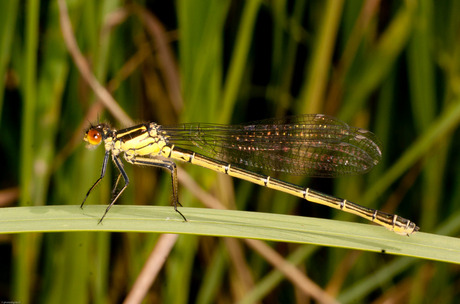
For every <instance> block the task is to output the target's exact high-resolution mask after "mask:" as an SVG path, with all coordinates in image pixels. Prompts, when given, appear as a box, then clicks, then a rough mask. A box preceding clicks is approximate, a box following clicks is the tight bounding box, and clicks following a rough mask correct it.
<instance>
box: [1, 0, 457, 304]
mask: <svg viewBox="0 0 460 304" xmlns="http://www.w3.org/2000/svg"><path fill="white" fill-rule="evenodd" d="M66 4H67V8H68V14H69V16H70V20H71V23H72V27H73V34H74V35H75V38H76V45H77V46H78V47H79V48H80V50H81V52H82V53H83V55H84V56H85V58H86V59H87V61H88V62H89V64H90V68H91V71H92V72H93V73H94V75H95V76H96V78H97V79H98V80H99V81H100V82H101V83H102V84H103V85H104V86H105V87H106V88H107V89H108V90H109V91H110V92H111V93H112V94H113V97H114V98H115V100H116V102H117V104H118V105H119V106H120V108H121V109H123V110H124V111H125V112H126V113H127V115H126V114H124V113H123V112H121V111H120V110H119V109H117V108H116V107H115V106H114V105H110V104H107V103H104V102H101V100H99V99H98V98H97V97H96V96H95V94H94V88H92V87H90V86H89V85H88V82H87V81H86V80H85V78H84V77H82V74H81V72H80V71H79V70H78V69H77V66H78V63H77V62H76V59H75V57H74V56H70V54H69V47H68V46H66V44H65V42H64V41H65V40H64V37H67V38H68V33H67V34H64V36H63V32H62V30H61V24H60V21H62V19H60V18H62V14H63V12H62V11H61V12H60V11H59V7H58V2H57V1H38V0H28V1H2V2H0V14H1V18H0V37H1V39H0V73H1V75H3V79H4V81H2V82H0V86H1V87H0V91H1V92H2V94H0V114H1V115H0V119H1V120H0V131H1V134H2V135H1V140H0V147H1V148H0V156H1V159H2V160H3V162H2V165H1V166H2V174H1V175H0V187H1V192H0V203H1V204H2V205H3V206H11V205H15V206H40V205H45V204H46V205H66V204H68V205H79V204H80V203H81V200H82V199H83V195H84V194H85V193H86V191H87V189H88V187H89V186H90V185H91V183H92V182H93V181H94V180H96V178H97V177H98V175H99V174H100V164H101V162H102V157H103V152H102V149H98V150H97V151H89V150H87V149H85V147H84V144H82V141H81V139H82V136H83V130H84V129H85V128H86V127H87V126H88V125H89V122H97V121H110V122H111V123H112V124H113V125H114V126H116V127H123V126H126V125H129V124H130V118H131V119H132V120H134V121H136V122H138V121H150V120H152V121H156V122H158V123H160V124H170V123H177V122H192V121H202V122H214V123H238V122H244V121H250V120H256V119H262V118H268V117H275V116H283V115H288V114H303V113H325V114H329V115H333V116H337V117H339V118H340V119H342V120H344V121H346V122H347V123H349V124H352V125H355V126H359V127H363V128H367V129H370V130H372V131H374V132H375V133H376V134H377V135H378V136H379V137H380V139H381V140H382V143H383V147H384V159H383V161H382V162H381V164H379V165H378V166H377V167H376V168H375V169H374V170H373V171H372V172H371V173H370V174H367V175H366V176H353V177H346V178H338V179H336V180H334V181H332V180H323V179H320V180H318V179H315V180H311V179H310V180H306V179H304V178H301V177H283V178H285V179H287V180H289V181H291V182H294V183H296V184H308V185H310V186H312V187H313V188H315V189H318V190H320V191H323V192H326V193H331V194H334V195H337V196H339V197H345V198H347V199H350V200H352V201H356V202H358V203H360V204H363V205H366V206H370V207H376V208H377V207H378V208H379V209H381V210H384V211H387V212H395V213H397V214H400V215H402V216H404V217H407V218H410V219H411V220H413V221H415V222H416V223H417V224H418V225H419V226H420V227H421V229H422V231H425V232H432V233H441V234H445V235H451V236H458V234H459V233H460V218H459V217H460V212H459V211H458V210H459V204H460V197H459V196H460V191H459V190H460V186H459V183H460V175H459V174H458V173H457V172H459V169H460V168H459V166H460V159H459V157H458V153H457V151H458V148H459V144H458V143H459V142H460V140H459V138H458V137H459V134H458V130H457V127H458V124H459V122H460V110H459V108H460V100H459V94H460V91H459V87H460V85H459V79H460V73H459V72H460V43H459V42H458V41H459V39H458V38H459V29H460V24H459V23H460V18H459V16H458V12H460V7H459V6H460V4H459V2H458V1H454V0H451V1H442V2H436V5H435V4H434V1H415V0H412V1H411V0H407V1H384V2H383V1H382V2H380V1H371V0H369V1H347V2H345V1H341V0H329V1H306V0H292V1H287V0H274V1H260V0H251V1H229V0H224V1H222V0H216V1H187V0H177V1H175V2H172V1H121V0H120V1H115V0H107V1H89V0H68V1H66ZM60 15H61V16H60ZM66 35H67V36H66ZM184 168H185V169H186V170H187V171H188V173H189V174H190V175H192V176H193V179H194V180H195V181H196V182H197V183H198V184H199V185H202V186H203V187H204V188H205V189H207V190H208V191H209V193H211V194H212V195H214V196H215V197H217V198H218V199H219V200H220V201H221V202H223V203H225V204H226V205H227V206H229V207H230V208H236V209H241V210H244V209H246V210H257V211H263V212H270V213H282V214H300V215H309V216H317V217H324V218H335V219H339V220H348V221H359V220H358V219H357V218H356V217H353V216H350V215H346V214H342V213H340V212H338V211H333V210H329V209H328V208H324V207H321V206H313V205H312V204H307V203H305V202H302V201H300V200H297V199H296V198H293V197H290V196H288V195H285V194H282V193H275V192H274V191H270V190H268V189H262V188H261V187H258V186H255V185H251V184H249V183H246V182H241V181H237V180H232V179H230V178H228V177H227V176H222V175H219V174H217V173H214V172H210V171H209V170H205V169H201V168H195V167H192V166H184ZM126 170H127V172H128V174H129V175H130V176H131V180H132V184H131V185H130V187H129V188H128V189H127V191H126V192H125V194H124V195H123V197H122V198H121V200H120V202H119V203H120V204H125V203H126V204H134V203H135V204H137V205H151V204H155V205H168V204H169V201H170V187H169V183H170V180H169V175H167V174H164V172H161V170H153V169H147V168H137V167H136V168H133V167H132V166H126ZM112 173H113V172H112V170H109V172H108V177H107V178H106V179H105V180H104V181H103V183H102V184H101V186H100V187H98V188H97V190H96V191H95V193H93V195H92V196H91V197H90V199H89V201H88V204H104V203H105V202H108V201H109V199H110V189H111V185H112V183H113V181H114V178H115V176H112ZM187 189H188V187H187ZM187 189H186V187H183V186H181V193H180V194H181V201H182V202H183V203H184V205H186V206H187V207H200V206H202V205H201V203H200V202H199V201H198V200H197V199H196V197H195V196H194V195H192V194H191V192H190V191H188V190H187ZM158 238H159V235H157V234H137V233H108V232H72V233H48V234H19V235H2V236H1V243H0V248H1V251H0V254H1V258H2V261H4V262H3V263H1V266H0V267H1V271H0V273H1V277H0V298H1V300H16V301H21V302H22V303H28V302H37V303H63V302H66V303H72V302H74V303H82V302H90V301H91V302H94V303H107V302H109V303H114V302H120V301H122V300H123V299H124V298H125V297H126V295H127V294H128V293H129V292H130V289H131V287H132V285H133V282H134V281H135V279H136V278H137V276H138V275H139V272H140V270H141V269H142V267H143V265H144V263H145V261H146V259H147V257H148V256H149V254H150V252H151V251H152V249H153V248H154V246H155V243H156V242H157V240H158ZM268 245H269V246H271V247H272V248H274V249H275V250H276V251H277V252H278V253H280V254H281V255H282V256H284V257H286V258H287V259H289V260H290V261H292V262H293V263H295V265H298V268H299V269H300V270H301V271H303V272H304V273H305V274H306V275H308V277H309V278H310V279H311V280H312V281H313V282H315V283H316V284H317V285H318V286H320V287H321V288H322V289H323V290H325V291H326V292H327V293H329V294H330V295H332V296H333V297H335V298H337V299H338V300H339V301H341V302H350V301H355V302H370V301H385V300H393V301H395V302H397V301H399V302H409V301H411V302H414V303H419V302H422V301H424V302H429V303H433V302H436V303H451V302H455V299H456V298H458V297H459V294H458V293H459V290H460V289H459V288H458V287H459V279H460V276H459V268H458V266H457V265H452V264H447V263H440V262H427V261H423V260H417V259H410V258H398V257H392V256H388V255H383V254H376V253H365V252H359V251H353V250H349V249H338V248H325V247H316V246H312V245H296V244H287V243H268ZM296 286H298V285H296V284H295V282H293V281H292V279H289V280H286V279H284V277H283V276H281V275H280V273H278V272H276V271H275V270H273V268H272V267H271V265H270V264H269V263H267V261H266V260H265V259H264V258H262V257H261V256H260V255H259V254H257V253H255V251H253V247H251V246H250V245H248V243H242V242H240V241H236V240H234V239H224V238H214V237H203V236H193V235H180V236H179V237H178V239H177V241H176V243H175V244H174V247H173V249H172V251H171V253H170V255H169V257H168V259H167V260H166V264H165V265H164V267H163V269H162V270H161V272H160V274H159V278H158V279H157V280H156V281H155V283H154V284H153V286H152V287H151V288H150V289H149V293H148V295H147V296H146V298H145V301H146V302H158V301H161V300H163V301H164V302H173V303H185V302H200V303H206V302H222V303H225V302H235V301H241V302H257V301H264V302H267V303H276V302H280V301H284V302H294V301H297V302H302V303H303V302H305V301H306V300H307V299H308V296H307V295H306V294H305V293H304V292H302V291H301V289H299V288H298V287H296Z"/></svg>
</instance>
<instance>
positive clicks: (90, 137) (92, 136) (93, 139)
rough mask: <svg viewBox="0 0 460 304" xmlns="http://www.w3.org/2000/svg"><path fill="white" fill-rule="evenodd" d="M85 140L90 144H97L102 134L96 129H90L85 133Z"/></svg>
mask: <svg viewBox="0 0 460 304" xmlns="http://www.w3.org/2000/svg"><path fill="white" fill-rule="evenodd" d="M85 139H86V141H87V142H89V143H90V144H91V145H99V144H100V143H101V140H102V135H101V133H100V132H99V131H97V130H96V129H90V130H88V132H87V133H86V137H85Z"/></svg>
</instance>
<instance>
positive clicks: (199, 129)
mask: <svg viewBox="0 0 460 304" xmlns="http://www.w3.org/2000/svg"><path fill="white" fill-rule="evenodd" d="M159 132H160V133H161V135H163V136H165V138H166V139H167V140H168V142H169V143H170V144H174V145H176V146H178V147H181V148H185V149H190V150H192V151H195V152H198V153H201V154H204V155H206V156H209V157H212V158H215V159H218V160H222V161H226V162H229V163H231V164H236V165H239V166H242V167H246V168H251V167H252V168H259V169H262V170H267V171H278V172H287V173H290V174H296V175H307V176H316V177H335V176H340V175H347V174H361V173H365V172H367V171H369V170H370V169H371V168H372V167H373V166H375V165H376V164H377V163H378V162H379V161H380V159H381V155H382V154H381V148H380V144H379V141H378V139H377V137H376V136H375V135H374V134H373V133H372V132H370V131H367V130H364V129H360V128H356V127H351V126H349V125H347V124H346V123H344V122H342V121H340V120H338V119H336V118H333V117H330V116H327V115H321V114H307V115H299V116H290V117H285V118H282V119H266V120H260V121H255V122H251V123H248V124H244V125H219V124H207V123H188V124H181V125H176V126H160V128H159Z"/></svg>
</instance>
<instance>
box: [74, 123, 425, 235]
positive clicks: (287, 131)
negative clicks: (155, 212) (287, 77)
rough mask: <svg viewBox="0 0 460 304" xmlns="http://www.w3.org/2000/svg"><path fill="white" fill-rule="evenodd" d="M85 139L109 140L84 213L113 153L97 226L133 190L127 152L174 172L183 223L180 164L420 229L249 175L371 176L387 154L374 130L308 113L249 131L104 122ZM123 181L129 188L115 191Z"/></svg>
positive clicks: (406, 230) (406, 229) (135, 160)
mask: <svg viewBox="0 0 460 304" xmlns="http://www.w3.org/2000/svg"><path fill="white" fill-rule="evenodd" d="M84 140H85V141H87V142H88V145H89V146H97V145H99V144H100V143H101V142H102V141H104V145H105V156H104V162H103V165H102V171H101V175H100V177H99V179H98V180H97V181H96V182H95V183H94V185H93V186H92V187H91V188H90V189H89V190H88V192H87V194H86V197H85V199H84V200H83V203H82V204H81V207H83V204H84V203H85V201H86V199H87V198H88V195H89V194H90V193H91V191H92V190H93V189H94V187H95V186H96V185H97V184H98V183H99V182H100V181H101V180H102V178H103V177H104V175H105V172H106V168H107V162H108V160H109V157H110V155H111V156H112V161H113V162H114V163H115V166H116V167H117V168H118V171H119V175H118V178H117V181H116V184H115V187H114V193H113V194H114V195H113V199H112V201H111V202H110V204H109V205H108V207H107V209H106V210H105V213H104V214H103V216H102V218H101V219H100V221H99V223H100V222H101V221H102V220H103V219H104V217H105V216H106V214H107V212H108V211H109V209H110V208H111V207H112V206H113V204H114V203H115V202H116V201H117V199H118V198H119V197H120V195H121V194H122V193H123V191H124V190H125V189H126V187H127V186H128V184H129V178H128V175H127V174H126V172H125V170H124V169H123V163H122V161H121V160H120V155H121V154H123V155H124V158H125V160H126V161H127V162H129V163H131V164H135V165H148V166H154V167H161V168H165V169H167V170H168V171H169V172H170V174H171V181H172V194H173V195H172V196H173V199H172V203H173V206H174V210H176V211H177V213H179V214H180V215H181V216H182V218H183V219H184V220H185V221H186V220H187V219H186V218H185V216H184V215H183V214H182V213H181V212H180V211H179V210H178V209H177V207H178V205H179V206H180V203H179V198H178V182H177V169H176V164H175V163H174V161H175V160H178V161H183V162H189V163H192V164H195V165H198V166H202V167H205V168H208V169H211V170H214V171H217V172H221V173H225V174H228V175H230V176H233V177H237V178H240V179H243V180H247V181H250V182H252V183H255V184H258V185H261V186H265V187H267V188H271V189H275V190H279V191H282V192H285V193H288V194H291V195H294V196H297V197H300V198H303V199H305V200H307V201H310V202H313V203H318V204H322V205H326V206H329V207H332V208H336V209H340V210H343V211H345V212H349V213H353V214H356V215H358V216H360V217H363V218H365V219H368V220H370V221H372V222H375V223H377V224H379V225H382V226H384V227H385V228H387V229H389V230H391V231H394V232H396V233H398V234H401V235H410V234H412V233H414V232H416V231H418V230H419V227H417V225H415V223H413V222H411V221H410V220H407V219H405V218H402V217H400V216H398V215H393V214H388V213H384V212H382V211H379V210H375V209H370V208H366V207H363V206H360V205H357V204H355V203H352V202H350V201H347V200H344V199H340V198H336V197H333V196H330V195H326V194H323V193H321V192H318V191H315V190H312V189H310V188H305V187H300V186H297V185H294V184H290V183H287V182H284V181H281V180H279V179H275V178H273V177H270V176H268V175H263V174H259V173H255V172H253V171H250V170H249V169H250V168H255V169H259V170H265V171H272V172H286V173H290V174H296V175H306V176H312V177H336V176H340V175H346V174H360V173H365V172H367V171H369V170H370V169H371V168H372V167H373V166H375V165H376V164H377V163H378V162H379V160H380V159H381V156H382V153H381V148H380V145H379V143H378V139H377V137H376V136H375V135H374V134H373V133H371V132H370V131H367V130H364V129H360V128H356V127H351V126H349V125H347V124H346V123H344V122H342V121H340V120H338V119H336V118H333V117H330V116H326V115H322V114H307V115H299V116H291V117H285V118H281V119H266V120H260V121H256V122H251V123H248V124H244V125H219V124H208V123H186V124H180V125H174V126H162V125H158V124H156V123H154V122H151V123H145V124H140V125H137V126H133V127H130V128H126V129H122V130H115V129H113V128H111V127H110V126H109V125H108V124H105V123H101V124H98V125H96V126H91V127H90V128H89V130H88V131H87V132H86V135H85V138H84ZM121 177H122V178H123V179H124V182H125V184H124V186H123V187H122V188H121V190H120V191H119V192H118V193H116V192H115V191H116V188H117V185H118V182H119V180H120V178H121Z"/></svg>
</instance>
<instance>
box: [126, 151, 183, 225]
mask: <svg viewBox="0 0 460 304" xmlns="http://www.w3.org/2000/svg"><path fill="white" fill-rule="evenodd" d="M126 160H127V161H128V162H130V163H132V164H135V165H147V166H153V167H160V168H165V169H167V170H168V171H169V172H171V181H172V192H173V193H172V195H173V206H174V210H175V211H176V212H177V213H179V214H180V216H182V218H183V219H184V221H186V222H187V219H186V218H185V216H184V215H183V214H182V213H181V212H180V211H179V209H177V206H178V205H179V206H181V207H182V205H181V203H179V185H178V181H177V167H176V164H175V163H174V162H172V161H169V160H162V159H155V158H147V157H131V158H129V159H128V158H127V159H126Z"/></svg>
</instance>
